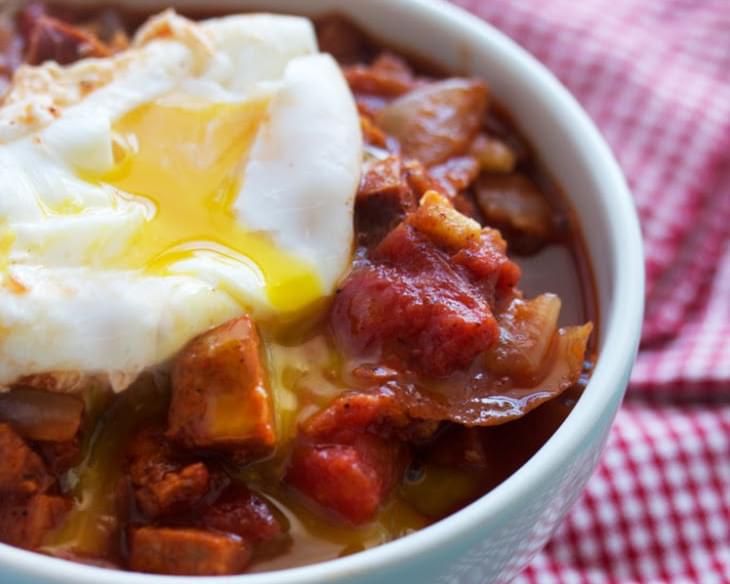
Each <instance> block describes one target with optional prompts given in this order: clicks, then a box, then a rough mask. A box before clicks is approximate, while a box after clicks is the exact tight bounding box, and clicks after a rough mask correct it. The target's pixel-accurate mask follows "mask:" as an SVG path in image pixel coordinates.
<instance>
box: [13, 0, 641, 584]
mask: <svg viewBox="0 0 730 584" xmlns="http://www.w3.org/2000/svg"><path fill="white" fill-rule="evenodd" d="M258 4H263V5H265V4H266V0H260V2H258ZM369 4H370V5H371V7H372V9H373V10H378V9H379V7H381V6H384V5H389V6H393V5H396V4H397V5H400V8H401V9H403V10H406V11H413V12H417V13H421V14H420V15H419V16H421V17H423V18H429V19H431V20H432V21H433V22H437V23H438V26H439V27H445V28H451V29H454V28H455V29H459V30H460V31H461V32H463V33H464V34H468V35H470V36H472V37H477V36H479V37H481V38H482V39H483V40H482V41H481V42H484V43H485V45H487V44H488V45H489V46H490V50H492V51H496V52H497V53H498V55H499V57H500V58H501V59H503V60H504V61H505V62H506V63H507V64H508V66H509V67H510V68H511V69H513V70H515V71H519V72H520V74H521V75H522V76H523V78H524V79H523V81H525V82H529V83H532V84H533V85H539V86H540V91H541V98H542V99H545V100H548V101H549V102H550V110H551V112H552V113H557V112H559V111H561V112H562V114H563V115H564V116H566V117H568V118H570V125H571V127H570V129H568V130H566V136H568V137H569V138H570V139H572V140H574V141H576V142H578V143H580V144H581V147H582V149H583V150H584V151H587V152H590V158H589V157H586V159H585V160H584V161H583V163H584V164H587V165H588V167H589V170H590V173H591V174H592V175H600V178H601V181H602V183H603V184H604V185H606V188H604V191H609V192H611V193H612V199H611V201H610V204H608V202H607V201H602V202H603V209H602V211H603V212H604V213H605V215H606V223H607V224H608V225H609V227H610V229H609V237H610V241H609V242H608V244H609V247H610V249H611V250H612V252H613V255H614V256H615V258H618V259H620V262H619V261H616V262H615V263H616V271H615V281H614V282H613V287H612V289H611V297H612V300H613V302H612V308H611V311H610V313H606V312H605V311H602V314H601V316H602V319H601V320H602V322H601V326H602V329H603V337H604V339H603V342H602V347H601V355H600V359H598V360H597V363H596V367H595V370H594V372H593V374H592V376H591V378H590V380H589V382H588V384H587V386H586V389H585V390H584V392H583V395H582V396H581V398H580V399H579V400H578V402H577V404H576V406H575V407H574V409H573V411H572V412H571V413H570V415H569V416H568V417H567V418H566V420H565V421H564V422H563V423H562V424H561V425H560V427H559V428H558V429H557V430H556V431H555V433H554V434H553V435H552V436H551V437H550V438H549V439H548V441H547V442H546V443H545V444H544V445H543V446H542V447H541V448H540V449H539V450H538V451H537V452H536V453H535V454H534V455H533V456H532V457H531V458H530V459H529V460H528V461H527V462H526V463H525V464H524V465H523V466H522V467H520V468H519V469H518V470H517V471H515V472H514V473H513V474H512V475H510V476H509V477H508V478H507V479H506V480H505V481H504V482H502V483H501V484H500V485H498V486H497V487H495V488H494V489H493V490H491V491H489V492H488V493H486V494H485V495H483V496H482V497H480V498H479V499H478V500H476V501H475V502H473V503H471V504H470V505H468V506H467V507H465V508H464V509H462V510H460V511H457V512H456V513H454V514H452V515H450V516H448V517H446V518H444V519H442V520H440V521H438V522H436V523H434V524H432V525H430V526H428V527H425V528H423V529H421V530H418V531H416V532H414V533H412V534H409V535H407V536H404V537H402V538H400V539H398V540H395V541H392V542H388V543H385V544H382V545H379V546H376V547H374V548H370V549H368V550H365V551H362V552H359V553H357V554H353V555H350V556H347V557H344V558H338V559H334V560H328V561H324V562H319V563H316V564H311V565H307V566H302V567H296V568H287V569H282V570H276V571H271V572H262V573H253V574H241V575H236V576H216V577H191V576H157V575H151V574H142V573H135V572H124V571H121V570H110V569H104V568H99V567H95V566H90V565H85V564H80V563H77V562H70V561H67V560H62V559H59V558H53V557H49V556H44V555H42V554H38V553H35V552H30V551H26V550H22V549H19V548H15V547H13V546H9V545H5V544H0V567H2V566H7V567H8V568H11V569H12V570H13V574H16V575H19V576H21V577H23V578H29V579H30V578H39V579H41V580H42V581H43V582H75V583H77V584H142V583H143V582H144V584H155V583H159V584H172V583H177V584H182V583H190V582H192V583H195V584H203V583H205V584H213V583H215V584H290V583H292V582H297V583H299V584H305V583H307V584H309V583H311V584H315V583H323V582H331V581H334V580H337V579H340V578H342V577H343V576H344V577H355V576H356V575H362V574H365V573H368V572H374V571H376V570H380V569H383V568H386V567H392V566H394V565H396V564H399V563H404V562H406V561H409V560H414V559H415V558H417V557H418V556H419V555H421V554H426V553H428V552H429V551H431V550H434V549H437V548H439V547H440V546H443V545H445V544H447V543H448V542H449V541H453V540H454V539H455V538H461V537H464V536H465V535H467V534H469V533H471V532H474V531H475V530H476V529H477V528H478V527H479V526H480V525H481V524H483V523H485V522H489V521H492V522H494V521H495V520H498V519H499V516H500V514H501V513H502V510H503V509H507V508H509V507H511V505H512V504H513V503H514V502H515V501H519V500H520V499H522V498H524V497H527V496H528V495H529V491H530V489H531V486H532V485H535V484H539V483H540V482H541V481H542V480H543V479H544V478H545V477H546V476H547V475H548V474H550V472H551V470H552V469H554V468H555V467H557V466H560V465H561V464H562V463H564V462H565V461H566V460H567V459H568V458H569V457H570V456H571V454H574V450H575V449H576V448H577V445H578V444H579V442H580V439H581V438H583V437H585V436H587V435H589V434H590V433H591V431H592V430H593V429H594V428H595V427H596V426H598V425H599V421H600V418H601V416H602V415H603V414H604V412H606V411H612V410H611V407H612V404H614V403H615V402H617V401H619V400H620V399H621V397H622V395H623V392H624V390H625V386H626V379H627V378H628V375H629V372H630V370H631V367H632V365H633V361H634V357H635V354H636V350H637V347H638V342H639V335H640V331H641V321H642V315H643V304H644V265H643V253H642V249H643V246H642V240H641V232H640V228H639V221H638V216H637V213H636V209H635V207H634V204H633V201H632V198H631V194H630V192H629V190H628V187H627V185H626V182H625V180H624V177H623V174H622V172H621V170H620V168H619V166H618V163H617V162H616V160H615V159H614V157H613V155H612V153H611V151H610V149H609V147H608V145H607V144H606V142H605V140H604V138H603V137H602V136H601V134H600V132H599V131H598V129H597V128H596V126H595V125H594V124H593V122H592V121H591V120H590V118H589V117H588V115H587V114H586V113H585V111H584V110H583V109H582V107H581V106H580V105H579V104H578V102H577V101H576V99H575V98H574V97H573V96H572V95H571V94H570V93H569V92H568V90H567V89H566V88H565V87H564V86H563V85H562V84H561V83H560V82H559V81H558V80H557V79H556V78H555V77H554V76H553V74H552V73H550V72H549V71H548V70H547V69H546V68H545V67H544V66H543V65H542V64H540V63H539V62H538V61H537V60H536V59H535V58H534V57H532V56H531V55H530V54H529V53H527V51H525V50H524V49H522V48H521V47H520V46H519V45H517V44H516V43H515V42H514V41H512V40H511V39H510V38H508V37H507V36H506V35H504V34H503V33H501V32H500V31H499V30H497V29H496V28H494V27H493V26H492V25H490V24H489V23H487V22H485V21H483V20H481V19H479V18H477V17H476V16H473V15H471V14H469V13H468V12H466V11H464V10H462V9H460V8H458V7H456V6H454V5H452V4H449V3H447V2H446V1H445V0H371V1H370V2H369ZM343 12H344V13H347V8H346V5H344V6H343ZM529 78H532V80H531V81H530V80H529ZM619 316H620V318H618V317H619ZM29 581H30V580H29Z"/></svg>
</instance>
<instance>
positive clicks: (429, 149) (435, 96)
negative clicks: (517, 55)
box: [376, 78, 488, 166]
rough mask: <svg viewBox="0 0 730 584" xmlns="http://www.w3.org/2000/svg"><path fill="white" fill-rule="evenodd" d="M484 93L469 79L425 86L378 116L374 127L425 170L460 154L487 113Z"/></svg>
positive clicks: (395, 102) (477, 82) (483, 88)
mask: <svg viewBox="0 0 730 584" xmlns="http://www.w3.org/2000/svg"><path fill="white" fill-rule="evenodd" d="M487 98H488V91H487V87H486V85H484V83H482V82H480V81H477V80H473V79H457V78H454V79H448V80H446V81H439V82H436V83H429V84H427V85H424V86H422V87H419V88H418V89H414V90H413V91H410V92H408V93H406V94H405V95H403V96H401V97H399V98H397V99H395V100H394V101H392V102H391V103H390V104H388V105H387V106H385V107H384V108H383V109H381V110H380V111H379V112H378V115H377V119H376V121H377V123H378V125H379V126H380V127H381V128H382V129H383V130H385V131H386V132H387V133H388V134H389V135H391V136H393V137H394V138H396V139H397V140H398V142H400V144H401V147H402V149H403V154H404V155H405V156H407V157H412V158H416V159H418V160H419V161H421V162H422V163H423V164H425V165H426V166H430V165H432V164H437V163H439V162H443V161H445V160H446V159H447V158H450V157H451V156H456V155H458V154H462V153H464V152H465V151H466V150H467V149H468V148H469V146H470V145H471V142H472V140H473V139H474V137H475V136H476V134H477V133H478V131H479V128H480V126H481V123H482V120H483V119H484V116H485V113H486V110H487Z"/></svg>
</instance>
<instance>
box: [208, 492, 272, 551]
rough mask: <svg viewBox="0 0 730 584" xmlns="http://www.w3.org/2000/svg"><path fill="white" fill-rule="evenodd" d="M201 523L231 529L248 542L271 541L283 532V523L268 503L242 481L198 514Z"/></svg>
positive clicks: (228, 531)
mask: <svg viewBox="0 0 730 584" xmlns="http://www.w3.org/2000/svg"><path fill="white" fill-rule="evenodd" d="M201 523H202V525H204V526H205V527H208V528H210V529H215V530H217V531H223V532H226V533H233V534H235V535H238V536H240V537H241V538H243V539H244V540H246V541H248V542H251V543H261V542H267V541H271V540H273V539H275V538H277V537H279V536H280V535H282V534H283V531H284V530H283V526H282V525H281V522H280V521H279V520H278V519H277V518H276V516H275V515H274V513H273V512H272V509H271V506H270V505H269V503H268V502H267V501H266V500H265V499H264V498H263V497H260V496H259V495H257V494H256V493H254V492H252V491H250V490H249V489H247V488H246V487H244V486H242V485H231V486H229V487H228V488H226V489H225V490H224V491H223V492H222V493H221V494H220V496H219V497H218V498H217V499H216V500H215V502H214V503H213V504H212V505H211V506H210V507H208V508H207V509H206V510H205V511H203V512H202V514H201Z"/></svg>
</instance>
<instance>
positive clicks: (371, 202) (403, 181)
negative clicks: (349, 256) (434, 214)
mask: <svg viewBox="0 0 730 584" xmlns="http://www.w3.org/2000/svg"><path fill="white" fill-rule="evenodd" d="M406 173H407V171H406V170H405V169H404V168H403V165H402V163H401V159H400V158H399V157H398V156H389V157H387V158H385V159H383V160H374V161H371V162H369V163H368V164H366V165H365V167H364V169H363V175H362V178H361V180H360V188H359V190H358V193H357V198H356V201H355V204H356V208H355V227H356V230H357V233H358V235H359V236H360V238H361V239H362V242H361V243H364V244H366V245H370V246H372V245H374V244H376V243H378V242H379V241H380V240H381V239H382V238H383V237H384V236H385V234H386V233H388V232H389V231H390V230H391V229H392V228H393V227H395V226H396V225H397V224H398V222H399V221H400V220H401V219H402V218H403V216H404V215H405V214H406V213H409V212H410V211H412V210H413V209H415V208H416V198H415V196H414V194H413V190H412V189H411V187H410V185H409V184H408V180H407V175H406Z"/></svg>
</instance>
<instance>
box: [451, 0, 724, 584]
mask: <svg viewBox="0 0 730 584" xmlns="http://www.w3.org/2000/svg"><path fill="white" fill-rule="evenodd" d="M454 1H455V2H456V3H457V4H459V5H461V6H462V7H464V8H466V9H468V10H470V11H472V12H474V13H476V14H477V15H479V16H481V17H483V18H485V19H486V20H488V21H489V22H491V23H492V24H494V25H495V26H497V27H498V28H500V29H501V30H502V31H504V32H505V33H507V34H508V35H509V36H511V37H512V38H514V39H515V40H516V41H517V42H518V43H520V44H521V45H522V46H523V47H525V48H526V49H527V50H529V51H530V52H531V53H532V54H533V55H535V56H536V57H537V58H538V59H539V60H540V61H542V62H543V63H544V64H545V65H547V66H548V67H549V68H550V69H551V70H552V71H553V72H554V73H555V74H556V75H557V76H558V78H559V79H560V80H561V81H562V82H563V83H564V84H565V85H566V86H567V87H568V88H569V89H570V90H571V91H572V92H573V93H574V94H575V95H576V96H577V98H578V99H579V101H580V102H581V103H582V104H583V106H584V107H585V109H586V110H587V111H588V113H589V114H590V115H591V116H592V117H593V119H594V120H595V121H596V123H597V124H598V126H599V128H600V129H601V130H602V132H603V134H604V136H605V137H606V138H607V140H608V142H609V143H610V145H611V147H612V148H613V151H614V153H615V154H616V157H617V158H618V160H619V162H620V164H621V166H622V167H623V170H624V172H625V173H626V176H627V178H628V181H629V185H630V187H631V190H632V192H633V193H634V197H635V200H636V205H637V207H638V209H639V214H640V217H641V224H642V230H643V234H644V241H645V246H646V249H645V253H646V270H647V297H646V300H647V305H646V320H645V322H644V329H643V336H642V346H641V351H640V354H639V358H638V361H637V364H636V367H635V369H634V373H633V376H632V383H631V387H630V390H629V393H628V395H627V399H626V402H625V404H624V407H623V409H622V410H621V412H620V413H619V415H618V418H617V420H616V424H615V426H614V428H613V431H612V434H611V437H610V440H609V444H608V448H607V450H606V452H605V454H604V456H603V459H602V462H601V465H600V467H599V469H598V471H597V472H596V474H595V475H594V476H593V478H592V479H591V481H590V482H589V484H588V488H587V489H586V492H585V493H584V495H583V497H582V498H581V499H580V500H579V502H578V503H577V505H576V506H575V507H574V508H573V510H572V511H571V513H570V515H569V516H568V518H567V520H566V521H565V522H564V523H563V525H562V526H561V527H560V528H559V530H558V532H557V533H556V534H555V537H554V538H553V540H552V541H551V542H550V543H549V544H548V546H547V547H546V549H545V550H544V551H543V552H542V553H541V554H540V555H539V556H538V557H537V558H536V559H535V560H534V562H533V563H532V565H530V566H529V567H528V568H527V569H526V570H525V571H524V572H523V573H522V574H521V575H520V576H519V577H518V579H517V581H518V582H519V583H520V584H524V583H539V584H549V583H554V582H561V583H562V582H568V583H573V582H575V583H581V582H589V583H609V582H610V583H621V584H624V583H628V582H642V583H644V582H656V583H660V582H666V583H671V584H679V583H684V582H687V583H696V582H699V583H708V584H710V583H718V584H722V583H730V0H454Z"/></svg>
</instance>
